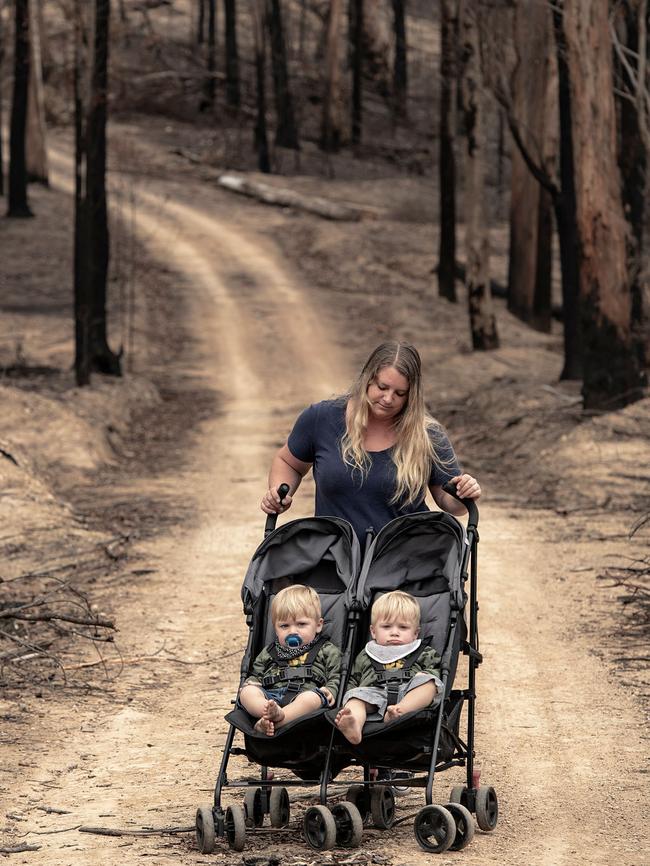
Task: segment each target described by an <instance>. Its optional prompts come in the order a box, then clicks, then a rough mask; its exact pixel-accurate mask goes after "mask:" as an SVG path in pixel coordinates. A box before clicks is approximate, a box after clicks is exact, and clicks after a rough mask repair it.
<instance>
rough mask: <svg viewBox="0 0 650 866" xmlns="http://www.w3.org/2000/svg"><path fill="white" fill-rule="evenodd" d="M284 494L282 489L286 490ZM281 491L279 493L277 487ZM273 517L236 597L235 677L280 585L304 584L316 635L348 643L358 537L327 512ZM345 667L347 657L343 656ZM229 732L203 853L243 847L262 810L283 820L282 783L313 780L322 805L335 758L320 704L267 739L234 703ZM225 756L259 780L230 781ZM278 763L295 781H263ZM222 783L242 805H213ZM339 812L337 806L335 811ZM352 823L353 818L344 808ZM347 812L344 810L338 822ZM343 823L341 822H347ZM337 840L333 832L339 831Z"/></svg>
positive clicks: (201, 820)
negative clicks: (248, 765)
mask: <svg viewBox="0 0 650 866" xmlns="http://www.w3.org/2000/svg"><path fill="white" fill-rule="evenodd" d="M286 492H288V488H287V491H285V494H284V495H286ZM281 495H282V491H281ZM275 520H276V518H275V517H270V518H268V519H267V523H266V532H265V539H264V541H263V542H262V544H261V545H260V546H259V547H258V549H257V550H256V552H255V554H254V556H253V559H252V561H251V564H250V566H249V568H248V571H247V573H246V577H245V579H244V584H243V587H242V600H243V603H244V612H245V614H246V622H247V624H248V627H249V636H248V643H247V647H246V650H245V652H244V657H243V659H242V665H241V680H240V683H243V681H244V680H245V679H246V677H247V676H248V675H249V674H250V672H251V667H252V664H253V662H254V660H255V657H256V656H257V654H258V653H259V652H260V651H261V650H262V649H263V648H264V647H265V646H267V645H268V644H269V642H270V641H271V640H273V638H274V632H273V625H272V622H271V618H270V610H271V603H272V601H273V598H274V596H275V595H276V594H277V592H279V590H280V589H282V588H283V587H284V586H286V585H289V584H291V583H300V584H304V585H307V586H310V587H312V588H313V589H315V590H316V592H318V594H319V597H320V600H321V608H322V615H323V619H324V626H323V633H324V634H325V633H326V634H327V635H328V636H329V638H330V640H331V641H332V642H333V643H335V644H336V645H337V646H339V647H341V648H343V647H345V646H346V644H347V646H348V657H349V654H350V646H351V638H350V637H349V635H348V632H349V628H348V625H349V620H350V617H349V614H348V604H349V601H350V599H351V598H353V588H354V583H355V581H356V578H357V576H358V574H359V567H360V551H359V542H358V540H357V538H356V536H355V534H354V531H353V529H352V527H351V526H350V524H349V523H347V522H346V521H345V520H339V519H337V518H328V517H313V518H305V519H300V520H293V521H291V522H289V523H286V524H284V525H283V526H281V527H280V528H278V529H276V530H275V531H273V530H274V526H275ZM344 664H345V665H346V666H347V662H345V661H344ZM226 720H227V721H228V722H229V723H230V730H229V732H228V736H227V739H226V744H225V746H224V752H223V758H222V761H221V767H220V769H219V776H218V779H217V783H216V787H215V792H214V804H213V805H212V806H204V807H201V808H199V809H198V811H197V815H196V838H197V844H198V847H199V849H200V850H201V851H202V852H203V853H210V852H211V851H212V850H214V846H215V841H216V838H217V837H223V836H225V837H226V840H227V842H228V844H229V846H230V847H231V848H232V849H233V850H236V851H241V850H242V849H243V848H244V844H245V840H246V834H247V830H250V829H254V828H259V827H261V825H262V824H263V822H264V818H265V816H266V815H269V816H270V823H271V826H273V827H284V826H286V825H287V824H288V823H289V817H290V803H289V795H288V792H287V788H288V787H292V786H301V787H304V786H310V785H318V786H319V787H320V800H321V802H323V803H324V802H326V797H327V781H328V780H329V779H330V778H331V777H333V776H335V775H336V774H337V773H338V772H339V771H340V769H341V760H344V761H347V758H343V759H342V758H341V757H340V756H339V757H338V759H337V760H336V761H335V763H334V764H333V763H332V759H333V755H332V742H333V740H334V733H335V732H334V730H333V729H332V727H331V725H330V724H329V723H328V721H327V719H326V718H325V709H320V710H316V711H315V712H314V713H311V714H309V715H307V716H302V717H301V718H299V719H296V720H295V721H293V722H291V723H289V724H287V725H285V726H284V727H282V728H281V729H280V730H279V731H278V732H277V733H276V734H275V735H274V736H273V737H268V736H266V735H265V734H263V733H260V732H258V731H256V730H254V727H253V720H251V717H250V716H249V715H248V713H247V712H246V711H245V710H244V709H243V708H241V707H239V706H237V707H236V708H235V709H234V710H233V711H232V712H230V713H229V714H228V715H227V716H226ZM237 731H239V732H240V733H241V734H243V737H244V748H239V747H234V746H233V742H234V738H235V734H236V732H237ZM231 755H244V756H245V757H246V758H248V760H249V761H251V762H253V763H256V764H259V765H260V766H261V774H260V778H259V780H255V781H251V780H247V779H244V780H234V781H230V780H229V779H228V776H227V769H228V762H229V758H230V756H231ZM270 767H273V768H285V769H289V770H291V772H292V773H293V774H294V775H295V776H297V779H296V780H291V779H290V780H287V779H282V780H280V781H277V780H273V779H271V778H270V774H269V772H268V768H270ZM224 788H243V789H244V790H245V794H244V801H243V805H242V806H240V805H230V806H228V807H227V808H226V809H225V810H224V809H223V807H222V805H221V794H222V791H223V789H224ZM343 811H344V812H345V809H344V810H343ZM351 811H353V813H354V814H353V819H356V824H355V826H357V825H358V827H359V828H360V827H361V818H360V817H359V816H358V813H357V812H356V809H355V808H354V807H351ZM346 816H347V812H346V813H345V815H344V823H345V822H346V820H347V819H346ZM347 823H349V820H347ZM339 837H340V833H339Z"/></svg>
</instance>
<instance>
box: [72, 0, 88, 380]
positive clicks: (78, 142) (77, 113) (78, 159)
mask: <svg viewBox="0 0 650 866" xmlns="http://www.w3.org/2000/svg"><path fill="white" fill-rule="evenodd" d="M81 2H82V0H75V2H74V66H73V90H74V130H75V151H74V178H75V184H74V319H75V357H74V367H75V377H76V381H77V385H79V386H80V387H81V386H83V385H89V384H90V374H91V356H90V322H91V312H90V308H91V303H90V279H89V271H90V262H89V248H88V243H87V238H86V230H87V228H88V220H87V218H86V212H85V191H84V159H85V151H86V146H85V99H84V94H83V82H84V81H85V80H86V76H87V54H88V28H87V27H86V26H85V20H84V13H83V12H82V7H81Z"/></svg>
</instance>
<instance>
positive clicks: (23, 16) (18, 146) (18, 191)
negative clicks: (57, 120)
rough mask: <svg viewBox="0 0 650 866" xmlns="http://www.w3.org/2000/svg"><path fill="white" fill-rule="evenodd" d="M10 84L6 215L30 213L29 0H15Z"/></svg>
mask: <svg viewBox="0 0 650 866" xmlns="http://www.w3.org/2000/svg"><path fill="white" fill-rule="evenodd" d="M14 34H15V36H14V87H13V99H12V103H11V125H10V133H9V202H8V209H7V216H9V217H31V216H34V214H33V213H32V211H31V209H30V207H29V203H28V201H27V164H26V158H25V132H26V128H27V99H28V92H29V66H30V63H29V60H30V57H29V55H30V49H29V2H28V0H15V30H14Z"/></svg>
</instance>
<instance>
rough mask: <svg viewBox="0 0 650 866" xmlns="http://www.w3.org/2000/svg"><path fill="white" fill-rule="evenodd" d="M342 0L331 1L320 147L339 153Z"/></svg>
mask: <svg viewBox="0 0 650 866" xmlns="http://www.w3.org/2000/svg"><path fill="white" fill-rule="evenodd" d="M342 14H343V3H342V0H331V2H330V6H329V19H328V23H327V45H326V50H325V95H324V98H323V117H322V122H321V135H320V146H321V148H322V149H323V150H325V151H328V152H333V151H337V150H338V149H339V147H340V146H341V139H342V136H343V110H342V104H341V68H340V66H341V63H340V42H341V40H340V32H341V16H342Z"/></svg>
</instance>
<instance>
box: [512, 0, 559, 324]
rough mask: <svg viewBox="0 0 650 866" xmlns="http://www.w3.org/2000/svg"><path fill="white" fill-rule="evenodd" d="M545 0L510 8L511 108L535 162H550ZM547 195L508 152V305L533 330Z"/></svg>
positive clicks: (541, 289)
mask: <svg viewBox="0 0 650 866" xmlns="http://www.w3.org/2000/svg"><path fill="white" fill-rule="evenodd" d="M549 16H550V11H549V9H548V7H547V6H546V5H545V4H540V3H536V2H530V0H527V2H521V3H519V4H518V5H517V7H516V9H515V46H516V51H517V58H518V62H517V66H516V69H515V73H514V76H513V110H514V112H515V115H516V117H517V120H518V122H519V124H520V128H521V130H522V135H523V138H524V143H525V146H526V148H527V149H528V150H529V151H530V152H532V153H534V154H536V157H537V160H538V162H539V164H540V165H544V164H545V163H547V162H549V156H550V154H548V147H547V146H546V142H547V140H548V129H549V124H550V118H549V116H548V115H549V110H548V108H550V106H548V105H547V99H548V88H549V85H550V73H551V70H550V68H549V67H550V50H551V26H550V23H551V22H550V18H549ZM551 242H552V223H551V198H550V196H549V193H548V192H547V190H546V189H544V188H543V187H542V186H541V185H540V184H539V183H538V182H537V180H536V179H535V177H533V175H532V174H531V173H530V172H529V170H528V166H527V165H526V162H525V160H524V158H523V156H522V155H521V153H520V152H519V150H518V149H516V148H514V149H513V153H512V169H511V197H510V254H509V262H508V309H509V310H510V312H511V313H513V314H514V315H515V316H517V317H518V318H519V319H521V320H522V321H523V322H526V324H528V325H530V326H531V327H532V328H534V329H535V330H537V331H543V332H546V333H548V332H550V330H551V267H550V265H551V259H552V253H551Z"/></svg>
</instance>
